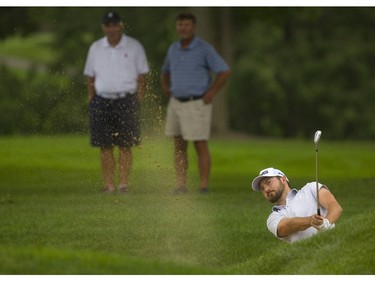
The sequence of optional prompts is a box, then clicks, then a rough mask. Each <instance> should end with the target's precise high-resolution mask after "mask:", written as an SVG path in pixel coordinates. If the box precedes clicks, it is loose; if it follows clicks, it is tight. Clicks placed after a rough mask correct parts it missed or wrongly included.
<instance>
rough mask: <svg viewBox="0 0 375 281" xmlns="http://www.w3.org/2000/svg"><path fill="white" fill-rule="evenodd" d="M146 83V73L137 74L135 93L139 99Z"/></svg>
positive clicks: (143, 92) (141, 98)
mask: <svg viewBox="0 0 375 281" xmlns="http://www.w3.org/2000/svg"><path fill="white" fill-rule="evenodd" d="M146 84H147V74H140V75H139V76H138V89H137V95H138V99H139V100H140V101H142V100H143V97H144V94H145V91H146Z"/></svg>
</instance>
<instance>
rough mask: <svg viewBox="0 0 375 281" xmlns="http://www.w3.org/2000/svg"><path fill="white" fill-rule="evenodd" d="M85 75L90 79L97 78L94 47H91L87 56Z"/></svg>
mask: <svg viewBox="0 0 375 281" xmlns="http://www.w3.org/2000/svg"><path fill="white" fill-rule="evenodd" d="M83 74H84V75H86V76H90V77H95V69H94V48H93V45H91V46H90V49H89V52H88V54H87V58H86V63H85V68H84V70H83Z"/></svg>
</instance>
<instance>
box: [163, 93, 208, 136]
mask: <svg viewBox="0 0 375 281" xmlns="http://www.w3.org/2000/svg"><path fill="white" fill-rule="evenodd" d="M211 116H212V104H211V103H210V104H205V103H204V101H203V99H199V100H192V101H187V102H180V101H179V100H177V99H175V98H173V97H172V98H170V99H169V104H168V108H167V121H166V126H165V134H166V135H167V136H179V135H181V136H182V138H183V139H184V140H187V141H200V140H208V139H209V137H210V132H211Z"/></svg>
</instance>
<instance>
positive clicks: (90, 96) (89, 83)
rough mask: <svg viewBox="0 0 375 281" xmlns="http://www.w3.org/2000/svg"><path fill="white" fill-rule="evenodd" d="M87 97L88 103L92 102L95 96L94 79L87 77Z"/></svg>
mask: <svg viewBox="0 0 375 281" xmlns="http://www.w3.org/2000/svg"><path fill="white" fill-rule="evenodd" d="M86 83H87V85H86V86H87V96H88V100H89V102H91V101H92V99H93V98H94V96H95V86H94V83H95V77H90V76H88V77H87V82H86Z"/></svg>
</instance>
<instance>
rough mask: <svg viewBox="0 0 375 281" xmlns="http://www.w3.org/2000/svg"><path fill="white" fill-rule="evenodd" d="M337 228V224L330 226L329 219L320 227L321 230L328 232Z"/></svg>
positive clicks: (324, 220)
mask: <svg viewBox="0 0 375 281" xmlns="http://www.w3.org/2000/svg"><path fill="white" fill-rule="evenodd" d="M332 228H335V224H334V223H333V224H330V223H329V220H328V219H323V223H322V224H321V225H319V230H327V229H332Z"/></svg>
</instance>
